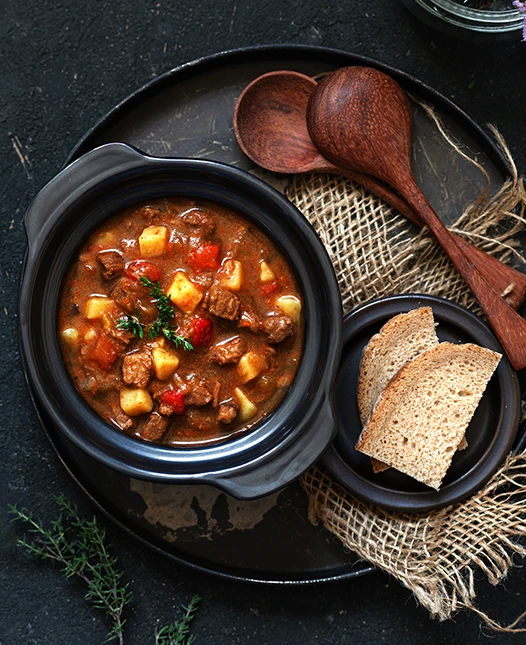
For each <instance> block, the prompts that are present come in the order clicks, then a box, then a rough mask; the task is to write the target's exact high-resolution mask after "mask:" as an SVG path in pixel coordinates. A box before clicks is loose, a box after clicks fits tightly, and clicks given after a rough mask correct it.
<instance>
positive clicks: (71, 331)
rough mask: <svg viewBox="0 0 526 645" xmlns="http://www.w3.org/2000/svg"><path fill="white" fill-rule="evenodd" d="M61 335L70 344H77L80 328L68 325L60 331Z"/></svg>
mask: <svg viewBox="0 0 526 645" xmlns="http://www.w3.org/2000/svg"><path fill="white" fill-rule="evenodd" d="M60 336H61V338H62V340H63V341H64V342H66V343H67V344H68V345H71V346H73V345H76V344H77V343H78V341H79V330H78V329H77V328H76V327H66V329H63V330H62V331H61V332H60Z"/></svg>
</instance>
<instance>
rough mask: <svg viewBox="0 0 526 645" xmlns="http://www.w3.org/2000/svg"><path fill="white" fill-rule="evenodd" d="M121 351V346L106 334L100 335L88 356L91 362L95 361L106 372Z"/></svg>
mask: <svg viewBox="0 0 526 645" xmlns="http://www.w3.org/2000/svg"><path fill="white" fill-rule="evenodd" d="M121 349H122V344H121V343H119V341H117V340H115V339H114V338H112V337H111V336H108V334H101V335H100V336H99V337H98V338H97V342H96V343H95V345H94V346H93V349H92V351H91V354H90V358H91V360H93V361H95V362H96V363H98V364H99V365H100V367H102V369H103V370H105V371H106V372H107V371H108V370H110V369H111V367H112V365H113V363H115V359H116V358H117V356H118V355H119V352H120V351H121Z"/></svg>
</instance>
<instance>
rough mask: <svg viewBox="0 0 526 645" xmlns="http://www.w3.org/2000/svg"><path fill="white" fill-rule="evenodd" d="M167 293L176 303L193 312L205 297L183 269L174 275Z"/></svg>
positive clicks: (187, 311)
mask: <svg viewBox="0 0 526 645" xmlns="http://www.w3.org/2000/svg"><path fill="white" fill-rule="evenodd" d="M166 295H168V296H170V298H171V300H172V302H173V303H174V305H177V307H179V309H181V310H182V311H184V312H185V314H191V313H192V312H193V311H194V309H195V308H196V307H197V305H198V304H199V303H200V302H201V299H202V298H203V292H202V290H201V288H200V287H198V286H197V285H196V284H194V283H193V282H192V281H191V280H190V278H189V277H188V276H187V275H186V273H184V272H183V271H177V272H176V273H175V275H174V277H173V280H172V284H171V285H170V287H169V289H168V291H167V293H166Z"/></svg>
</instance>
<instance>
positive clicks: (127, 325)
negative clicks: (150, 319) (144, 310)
mask: <svg viewBox="0 0 526 645" xmlns="http://www.w3.org/2000/svg"><path fill="white" fill-rule="evenodd" d="M117 329H124V330H126V331H129V332H131V333H132V334H133V335H134V336H138V337H139V338H141V339H142V338H144V325H143V324H142V323H141V312H140V311H139V310H138V309H136V310H135V316H131V315H130V314H126V315H125V316H124V318H119V320H118V321H117Z"/></svg>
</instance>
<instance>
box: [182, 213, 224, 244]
mask: <svg viewBox="0 0 526 645" xmlns="http://www.w3.org/2000/svg"><path fill="white" fill-rule="evenodd" d="M181 219H182V220H183V222H184V223H185V224H187V225H188V227H189V228H190V229H191V231H192V233H193V234H195V235H197V236H199V237H205V238H206V237H210V235H212V233H213V232H214V229H215V227H216V223H215V220H214V218H213V217H212V216H211V215H208V213H205V212H204V211H202V210H200V209H199V208H192V210H189V211H186V213H183V214H182V215H181Z"/></svg>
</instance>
